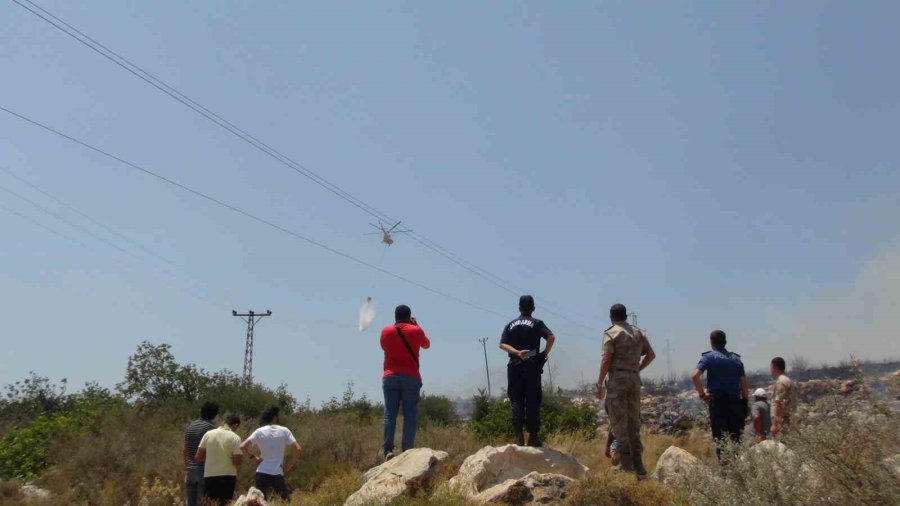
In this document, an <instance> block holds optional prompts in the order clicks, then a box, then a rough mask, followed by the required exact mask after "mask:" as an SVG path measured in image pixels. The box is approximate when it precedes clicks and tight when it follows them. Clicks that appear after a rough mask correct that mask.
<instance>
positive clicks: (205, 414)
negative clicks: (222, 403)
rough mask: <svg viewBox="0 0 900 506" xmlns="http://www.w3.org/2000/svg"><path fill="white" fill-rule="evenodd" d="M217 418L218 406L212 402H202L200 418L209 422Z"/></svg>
mask: <svg viewBox="0 0 900 506" xmlns="http://www.w3.org/2000/svg"><path fill="white" fill-rule="evenodd" d="M217 416H219V405H218V404H217V403H215V402H212V401H206V402H204V403H203V406H202V407H201V408H200V418H202V419H204V420H206V421H207V422H209V421H211V420H212V419H213V418H215V417H217Z"/></svg>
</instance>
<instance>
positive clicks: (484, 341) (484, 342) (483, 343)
mask: <svg viewBox="0 0 900 506" xmlns="http://www.w3.org/2000/svg"><path fill="white" fill-rule="evenodd" d="M487 341H488V338H486V337H482V338H481V339H479V340H478V342H479V343H481V348H482V349H483V350H484V373H485V374H486V375H487V383H488V397H491V370H490V368H488V359H487Z"/></svg>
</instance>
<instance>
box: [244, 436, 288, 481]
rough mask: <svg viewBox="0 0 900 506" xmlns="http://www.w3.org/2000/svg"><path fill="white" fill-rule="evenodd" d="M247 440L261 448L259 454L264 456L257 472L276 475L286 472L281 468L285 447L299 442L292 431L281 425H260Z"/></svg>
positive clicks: (261, 456)
mask: <svg viewBox="0 0 900 506" xmlns="http://www.w3.org/2000/svg"><path fill="white" fill-rule="evenodd" d="M247 441H250V442H251V443H253V444H255V445H256V446H257V448H259V454H260V455H259V456H260V458H262V462H260V463H259V466H258V467H257V468H256V472H257V473H263V474H271V475H275V476H278V475H280V474H284V472H283V471H282V469H281V465H282V463H283V461H284V449H285V448H287V447H288V446H291V445H293V444H294V443H296V442H297V440H296V439H294V435H293V434H291V431H290V430H289V429H288V428H287V427H282V426H281V425H266V426H264V427H260V428H258V429H256V430H255V431H253V434H250V437H248V438H247Z"/></svg>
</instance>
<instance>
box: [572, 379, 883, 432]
mask: <svg viewBox="0 0 900 506" xmlns="http://www.w3.org/2000/svg"><path fill="white" fill-rule="evenodd" d="M758 386H759V387H763V388H766V387H768V390H769V397H770V398H771V396H772V391H771V385H758ZM756 387H757V386H756V385H754V386H753V387H752V388H756ZM752 388H751V389H752ZM798 397H799V400H800V404H799V405H798V407H797V416H798V417H799V418H801V419H803V420H804V421H806V422H818V421H822V420H828V419H832V418H835V417H838V416H858V417H865V418H867V419H869V418H872V417H876V418H877V417H879V416H886V415H887V414H888V413H895V414H896V413H900V371H896V372H892V373H888V374H883V375H877V376H871V377H868V378H863V377H862V376H861V375H860V376H859V377H857V378H853V379H845V378H844V379H813V380H809V381H802V382H798ZM575 401H576V402H579V403H590V404H592V405H594V406H596V407H597V410H598V417H597V418H598V424H599V425H600V426H606V425H608V424H609V417H608V415H607V413H606V411H605V410H604V409H602V408H603V404H602V403H601V402H599V401H597V400H596V399H594V398H593V397H588V396H581V397H579V398H577V399H576V400H575ZM641 418H642V421H643V423H644V425H646V426H647V427H649V428H650V429H651V430H654V431H657V432H661V433H665V434H673V435H681V434H685V433H687V432H689V431H690V430H692V429H695V428H696V429H701V430H708V429H709V416H708V414H707V409H706V405H705V404H704V403H703V401H701V400H700V399H699V398H698V397H697V393H696V392H695V391H694V390H693V389H690V390H681V391H671V390H670V391H660V390H654V391H650V392H648V391H644V393H643V395H642V397H641Z"/></svg>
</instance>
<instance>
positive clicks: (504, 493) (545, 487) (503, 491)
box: [470, 473, 575, 504]
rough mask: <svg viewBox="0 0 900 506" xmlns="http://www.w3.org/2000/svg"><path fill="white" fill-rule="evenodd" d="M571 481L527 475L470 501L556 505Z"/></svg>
mask: <svg viewBox="0 0 900 506" xmlns="http://www.w3.org/2000/svg"><path fill="white" fill-rule="evenodd" d="M573 481H575V480H573V479H572V478H569V477H568V476H563V475H561V474H553V473H543V474H542V473H529V474H528V475H527V476H525V477H523V478H521V479H518V480H513V479H510V480H506V481H504V482H503V483H500V484H498V485H494V486H493V487H491V488H489V489H487V490H485V491H484V492H481V493H479V494H477V495H475V496H472V497H471V498H470V499H471V501H472V502H477V503H500V504H547V503H554V504H556V503H559V502H560V501H561V500H562V499H563V498H564V497H565V489H566V487H567V486H568V485H569V484H570V483H572V482H573Z"/></svg>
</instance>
